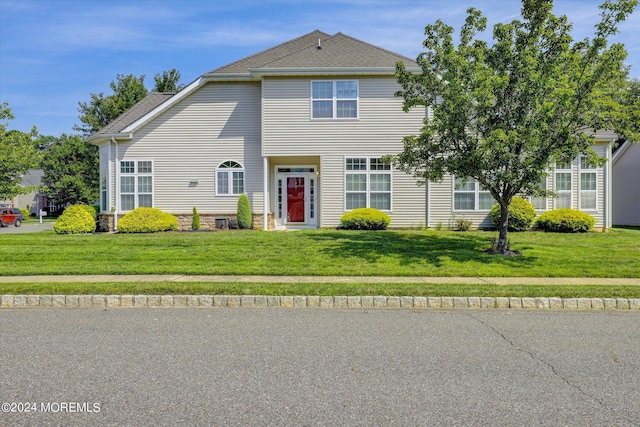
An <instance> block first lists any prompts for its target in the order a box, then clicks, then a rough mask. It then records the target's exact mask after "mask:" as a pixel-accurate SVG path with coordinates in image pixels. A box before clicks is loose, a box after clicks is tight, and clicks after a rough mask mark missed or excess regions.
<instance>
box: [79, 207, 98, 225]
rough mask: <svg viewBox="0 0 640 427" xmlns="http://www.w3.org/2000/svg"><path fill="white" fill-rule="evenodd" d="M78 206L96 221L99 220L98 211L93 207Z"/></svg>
mask: <svg viewBox="0 0 640 427" xmlns="http://www.w3.org/2000/svg"><path fill="white" fill-rule="evenodd" d="M78 206H80V207H81V208H83V209H84V210H86V211H87V212H88V213H89V215H91V218H93V220H94V221H95V220H96V219H98V211H97V210H96V208H94V207H93V206H89V205H78Z"/></svg>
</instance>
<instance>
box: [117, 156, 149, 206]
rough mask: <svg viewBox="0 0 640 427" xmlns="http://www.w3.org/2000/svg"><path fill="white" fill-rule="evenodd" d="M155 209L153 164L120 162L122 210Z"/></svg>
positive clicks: (132, 161)
mask: <svg viewBox="0 0 640 427" xmlns="http://www.w3.org/2000/svg"><path fill="white" fill-rule="evenodd" d="M140 207H153V162H151V161H150V160H126V161H121V162H120V210H122V211H132V210H134V209H136V208H140Z"/></svg>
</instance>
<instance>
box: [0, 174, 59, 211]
mask: <svg viewBox="0 0 640 427" xmlns="http://www.w3.org/2000/svg"><path fill="white" fill-rule="evenodd" d="M43 176H44V172H43V171H42V170H41V169H31V170H30V171H29V172H27V173H26V174H25V175H24V176H23V177H22V183H21V185H22V187H33V191H31V192H29V193H27V194H19V195H17V196H15V197H14V198H13V199H12V200H11V201H10V202H8V203H6V204H7V205H13V206H15V207H17V208H20V209H26V208H27V206H28V207H29V211H30V212H31V214H33V215H36V216H37V215H38V213H39V212H40V209H42V210H45V211H47V212H50V213H56V212H58V211H59V210H61V208H62V207H61V206H58V205H56V204H55V203H54V202H53V200H51V199H50V198H49V197H48V195H47V194H44V193H42V192H41V191H40V189H41V188H42V177H43Z"/></svg>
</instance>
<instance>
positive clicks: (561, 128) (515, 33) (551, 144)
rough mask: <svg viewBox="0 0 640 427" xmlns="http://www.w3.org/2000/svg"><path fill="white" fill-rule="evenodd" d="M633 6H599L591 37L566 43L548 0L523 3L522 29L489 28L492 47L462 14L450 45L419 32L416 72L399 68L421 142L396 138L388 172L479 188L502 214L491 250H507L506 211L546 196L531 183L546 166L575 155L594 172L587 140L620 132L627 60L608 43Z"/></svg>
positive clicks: (566, 29)
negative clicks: (421, 116)
mask: <svg viewBox="0 0 640 427" xmlns="http://www.w3.org/2000/svg"><path fill="white" fill-rule="evenodd" d="M636 4H637V1H636V0H619V1H617V2H613V1H607V2H605V3H604V4H603V5H602V6H600V8H601V16H602V20H601V22H600V23H599V24H598V25H596V27H595V36H594V37H593V38H592V39H584V40H581V41H577V42H574V40H573V39H572V37H571V35H570V32H571V24H570V23H568V22H567V18H566V16H560V17H556V16H554V15H553V14H552V9H553V1H552V0H523V1H522V21H519V20H514V21H512V22H510V23H508V24H497V25H495V26H494V28H493V44H491V45H489V44H488V43H487V42H485V41H482V40H480V39H478V38H477V35H478V33H480V32H482V31H484V30H485V28H486V18H484V17H483V16H482V14H481V12H480V11H478V10H476V9H473V8H471V9H469V10H468V11H467V13H468V16H467V19H466V21H465V24H464V25H463V26H462V28H461V30H460V39H459V42H458V43H457V45H456V44H455V43H454V40H453V32H454V30H453V28H452V27H450V26H448V25H446V24H444V23H443V22H442V21H440V20H438V21H436V23H435V24H433V25H428V26H427V27H426V29H425V35H426V39H425V41H424V47H425V48H426V50H425V52H423V53H422V54H420V55H419V56H418V58H417V62H418V64H419V65H420V67H421V69H422V72H421V73H419V74H415V73H412V72H411V71H408V70H406V68H405V67H404V66H403V65H402V64H398V67H397V72H396V75H397V79H398V82H399V83H400V85H401V90H400V91H399V92H398V93H397V95H398V96H402V97H403V98H404V104H403V107H404V109H405V111H408V110H409V109H411V108H415V107H423V108H424V107H425V106H428V107H430V108H432V109H433V118H431V119H427V120H425V123H424V126H423V128H422V130H421V133H420V134H419V135H411V136H407V137H405V138H404V149H403V151H402V152H401V153H400V154H399V155H396V156H393V159H394V162H395V163H396V165H397V166H398V167H399V168H400V169H401V170H404V171H406V172H409V173H412V174H413V175H414V176H416V177H417V178H419V180H420V181H421V182H425V181H428V180H430V181H440V180H442V179H443V177H444V175H445V174H452V175H455V176H456V177H457V178H461V179H463V180H477V181H478V182H479V183H480V184H481V185H482V186H483V187H484V188H486V189H487V190H488V191H489V192H490V193H491V195H492V196H493V197H494V199H495V200H496V201H497V202H498V203H499V204H500V210H501V216H500V223H499V226H498V228H499V233H500V234H499V239H498V245H497V250H498V251H499V252H504V251H505V249H506V247H507V232H508V229H507V227H508V218H509V213H508V208H509V205H510V203H511V201H512V199H513V197H514V196H516V195H525V196H526V195H546V192H545V191H544V190H541V189H540V188H539V182H540V181H541V180H542V179H543V178H544V177H545V175H546V173H547V172H546V171H547V170H548V169H549V167H550V166H552V165H553V162H554V160H560V161H566V160H571V159H573V158H575V157H576V156H577V155H579V154H580V153H584V154H586V155H587V156H588V160H589V161H590V162H592V163H594V164H602V163H603V159H601V158H599V157H598V156H597V155H596V153H595V152H593V151H592V150H591V148H590V146H591V145H592V143H593V136H592V135H593V132H594V130H597V129H604V128H609V129H611V128H612V127H613V128H614V129H616V130H618V129H621V128H623V127H624V126H622V125H621V124H622V123H623V122H625V121H626V119H624V114H620V111H621V110H622V109H623V106H622V104H621V102H620V94H621V93H622V92H623V91H624V90H625V87H626V83H625V82H626V76H627V72H626V69H625V67H624V65H623V61H624V59H625V58H626V51H625V50H624V47H623V46H622V45H620V44H613V45H611V46H608V43H607V39H608V38H609V37H610V36H611V35H613V34H615V33H616V32H617V25H618V24H619V23H620V22H621V21H623V20H624V19H625V18H626V17H627V16H628V15H630V14H631V13H632V11H633V9H634V7H635V6H636Z"/></svg>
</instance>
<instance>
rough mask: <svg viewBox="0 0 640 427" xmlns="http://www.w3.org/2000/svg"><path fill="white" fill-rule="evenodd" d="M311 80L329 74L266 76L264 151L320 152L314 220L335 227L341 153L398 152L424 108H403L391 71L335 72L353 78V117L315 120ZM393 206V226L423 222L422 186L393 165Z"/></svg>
mask: <svg viewBox="0 0 640 427" xmlns="http://www.w3.org/2000/svg"><path fill="white" fill-rule="evenodd" d="M313 80H332V79H324V78H323V79H309V78H286V79H285V78H269V79H265V81H264V87H263V108H264V113H263V121H264V122H263V132H264V136H263V153H264V154H265V155H267V156H320V159H321V160H320V176H319V184H320V187H319V193H320V194H319V197H320V199H319V200H320V203H319V209H320V211H319V219H320V224H319V225H320V226H321V227H334V226H337V225H339V224H340V217H341V216H342V215H343V214H344V213H345V184H344V174H345V158H346V157H362V156H365V157H371V156H383V155H386V154H395V153H399V152H400V151H401V150H402V147H403V142H402V139H403V137H404V136H406V135H410V134H417V133H418V132H419V131H420V128H421V127H422V121H423V119H424V117H425V113H426V111H425V110H424V109H423V110H420V109H414V110H412V111H411V112H409V113H405V112H403V111H402V99H401V98H396V97H395V96H394V93H395V92H396V91H397V90H398V86H397V83H396V82H395V79H394V78H393V77H391V76H390V77H359V78H351V77H349V78H339V77H338V78H336V79H335V80H358V85H359V87H358V95H359V97H358V113H359V117H358V119H338V120H314V119H311V98H310V93H311V81H313ZM272 163H277V162H272ZM301 164H307V163H304V162H303V163H301ZM271 204H272V205H273V203H271ZM392 206H393V211H392V212H390V216H391V217H392V226H398V227H406V226H412V225H415V226H417V225H420V224H424V222H425V189H424V187H418V186H417V185H416V183H415V180H414V178H413V177H411V176H409V175H406V174H404V173H403V172H400V171H394V173H393V177H392ZM272 209H273V206H272Z"/></svg>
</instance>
